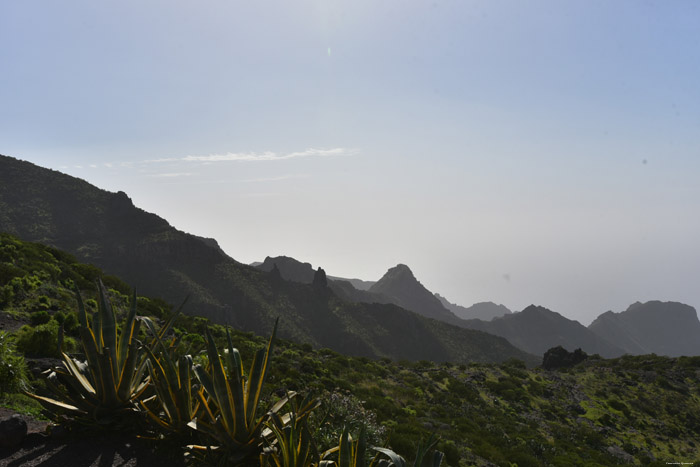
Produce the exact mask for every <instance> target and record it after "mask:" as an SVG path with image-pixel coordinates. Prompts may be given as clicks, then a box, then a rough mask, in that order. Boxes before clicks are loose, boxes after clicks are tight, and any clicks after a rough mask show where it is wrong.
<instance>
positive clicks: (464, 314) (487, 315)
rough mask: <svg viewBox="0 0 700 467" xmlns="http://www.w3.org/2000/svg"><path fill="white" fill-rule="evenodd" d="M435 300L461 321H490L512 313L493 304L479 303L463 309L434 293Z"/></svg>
mask: <svg viewBox="0 0 700 467" xmlns="http://www.w3.org/2000/svg"><path fill="white" fill-rule="evenodd" d="M435 298H437V299H438V300H440V303H442V306H444V307H445V308H447V309H448V310H450V311H451V312H452V313H454V314H455V315H456V316H457V317H458V318H462V319H480V320H483V321H491V320H492V319H494V318H498V317H500V316H504V315H509V314H511V313H512V311H510V310H509V309H508V308H507V307H505V306H504V305H496V304H495V303H493V302H479V303H475V304H473V305H472V306H470V307H464V306H461V305H457V304H454V303H450V302H449V301H448V300H447V299H446V298H445V297H443V296H442V295H440V294H438V293H436V294H435Z"/></svg>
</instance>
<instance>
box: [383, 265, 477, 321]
mask: <svg viewBox="0 0 700 467" xmlns="http://www.w3.org/2000/svg"><path fill="white" fill-rule="evenodd" d="M369 291H370V292H372V293H376V294H382V295H384V296H386V297H388V298H389V299H390V300H391V301H392V303H394V304H396V305H398V306H400V307H402V308H405V309H407V310H411V311H414V312H416V313H418V314H420V315H423V316H425V317H428V318H433V319H437V320H440V321H444V322H446V323H451V324H455V325H458V326H462V325H463V323H462V320H460V319H459V318H458V317H457V316H455V315H454V313H452V312H451V311H449V310H447V309H446V308H445V307H444V306H442V304H441V303H440V300H438V299H437V298H435V296H434V295H433V294H432V293H431V292H430V291H429V290H428V289H426V288H425V287H424V286H423V284H421V283H420V282H419V281H418V279H416V277H415V276H414V275H413V272H412V271H411V270H410V269H409V267H408V266H406V265H405V264H399V265H397V266H394V267H393V268H391V269H389V270H388V271H387V272H386V274H384V276H382V278H381V279H379V281H377V282H376V283H375V284H374V285H373V286H372V287H370V289H369Z"/></svg>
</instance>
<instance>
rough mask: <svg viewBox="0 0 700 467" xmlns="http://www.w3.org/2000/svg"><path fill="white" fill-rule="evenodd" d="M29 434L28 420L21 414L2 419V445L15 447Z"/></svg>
mask: <svg viewBox="0 0 700 467" xmlns="http://www.w3.org/2000/svg"><path fill="white" fill-rule="evenodd" d="M26 436H27V422H25V421H24V419H23V418H22V417H21V416H20V415H19V414H14V415H11V416H10V417H7V418H5V419H4V420H2V421H0V447H3V448H14V447H17V446H19V445H20V444H22V441H24V438H25V437H26Z"/></svg>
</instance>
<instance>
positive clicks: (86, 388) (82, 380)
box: [61, 353, 96, 395]
mask: <svg viewBox="0 0 700 467" xmlns="http://www.w3.org/2000/svg"><path fill="white" fill-rule="evenodd" d="M61 355H62V356H63V364H64V365H65V367H66V369H67V370H68V372H69V373H70V374H71V376H72V377H73V378H74V380H75V381H77V382H78V383H79V384H80V388H77V387H76V389H78V391H79V392H86V393H88V394H90V395H95V394H96V391H95V388H94V387H93V386H92V384H90V381H88V380H87V378H86V377H85V375H83V373H82V371H80V368H78V366H77V365H76V364H75V361H74V360H73V359H72V358H71V357H69V356H68V355H66V354H65V353H61Z"/></svg>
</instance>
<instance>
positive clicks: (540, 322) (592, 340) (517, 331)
mask: <svg viewBox="0 0 700 467" xmlns="http://www.w3.org/2000/svg"><path fill="white" fill-rule="evenodd" d="M467 326H468V327H469V328H471V329H478V330H480V331H484V332H488V333H490V334H495V335H497V336H502V337H505V338H506V339H508V341H509V342H511V343H512V344H513V345H515V346H516V347H519V348H521V349H523V350H525V351H526V352H530V353H534V354H536V355H541V354H543V353H544V352H546V351H547V350H548V349H550V348H552V347H556V346H558V345H561V346H562V347H564V348H566V349H569V350H574V349H577V348H581V349H583V350H584V351H586V352H588V353H593V354H599V355H601V356H603V357H618V356H620V355H622V354H624V353H625V352H624V351H623V350H622V349H621V348H619V347H617V346H615V345H613V344H611V343H610V342H608V341H607V340H606V339H604V338H602V337H599V336H598V335H596V334H595V333H593V332H592V331H590V330H589V329H587V328H586V327H585V326H583V325H582V324H580V323H579V322H578V321H573V320H570V319H568V318H565V317H564V316H562V315H560V314H559V313H556V312H554V311H550V310H548V309H546V308H543V307H540V306H535V305H531V306H529V307H527V308H525V309H524V310H523V311H521V312H520V313H513V314H510V315H505V316H502V317H500V318H495V319H493V320H491V321H481V320H469V321H467Z"/></svg>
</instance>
